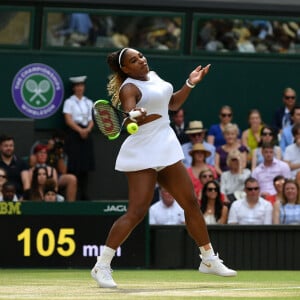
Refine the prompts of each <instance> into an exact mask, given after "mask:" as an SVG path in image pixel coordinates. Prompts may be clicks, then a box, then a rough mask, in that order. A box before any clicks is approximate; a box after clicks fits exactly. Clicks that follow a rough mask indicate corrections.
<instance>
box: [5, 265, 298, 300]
mask: <svg viewBox="0 0 300 300" xmlns="http://www.w3.org/2000/svg"><path fill="white" fill-rule="evenodd" d="M113 276H114V279H115V281H116V282H117V283H118V288H117V289H100V288H98V287H97V285H96V282H94V281H93V279H92V278H91V277H90V274H89V270H74V269H69V270H68V269H67V270H46V269H43V270H40V269H0V299H5V300H9V299H30V300H36V299H43V300H54V299H68V300H75V299H80V300H86V299H93V300H95V299H104V300H105V299H107V300H110V299H118V300H120V299H147V300H151V299H163V300H167V299H208V300H212V299H219V300H220V299H225V300H226V299H230V300H233V299H243V300H247V299H252V300H254V299H300V271H239V272H238V276H237V277H233V278H224V277H218V276H212V275H204V274H201V273H199V272H197V271H196V270H166V271H165V270H130V271H125V270H117V271H115V272H114V273H113Z"/></svg>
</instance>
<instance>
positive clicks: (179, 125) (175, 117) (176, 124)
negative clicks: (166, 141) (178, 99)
mask: <svg viewBox="0 0 300 300" xmlns="http://www.w3.org/2000/svg"><path fill="white" fill-rule="evenodd" d="M170 126H171V127H172V128H173V130H174V132H175V134H176V136H177V138H178V140H179V142H180V144H181V145H183V144H185V143H188V142H189V141H190V139H189V136H188V135H187V134H186V133H185V130H186V124H185V121H184V110H183V108H180V109H178V110H177V111H174V112H171V123H170Z"/></svg>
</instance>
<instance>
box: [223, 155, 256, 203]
mask: <svg viewBox="0 0 300 300" xmlns="http://www.w3.org/2000/svg"><path fill="white" fill-rule="evenodd" d="M242 159H243V158H242V155H241V152H240V151H239V150H233V151H231V152H230V153H229V154H228V156H227V161H226V162H227V165H228V167H229V170H228V171H225V172H223V173H222V175H221V178H220V182H221V192H222V193H223V194H225V195H226V203H228V204H229V206H230V204H231V203H232V202H233V201H235V200H236V199H238V198H241V197H244V196H245V195H244V192H243V191H244V182H245V180H246V179H247V178H248V177H250V175H251V171H250V170H249V169H246V168H243V166H244V162H243V161H242Z"/></svg>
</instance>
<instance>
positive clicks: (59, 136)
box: [47, 131, 77, 202]
mask: <svg viewBox="0 0 300 300" xmlns="http://www.w3.org/2000/svg"><path fill="white" fill-rule="evenodd" d="M64 144H65V133H64V132H61V131H56V132H55V133H54V134H53V136H52V138H51V139H50V140H49V141H48V145H47V152H48V158H47V164H48V165H49V166H50V167H53V168H55V169H56V171H57V176H58V188H59V192H61V193H63V192H64V193H65V194H66V198H67V200H68V201H70V202H73V201H75V200H76V193H77V178H76V176H75V175H73V174H69V173H68V167H67V164H68V157H67V154H66V153H65V151H64Z"/></svg>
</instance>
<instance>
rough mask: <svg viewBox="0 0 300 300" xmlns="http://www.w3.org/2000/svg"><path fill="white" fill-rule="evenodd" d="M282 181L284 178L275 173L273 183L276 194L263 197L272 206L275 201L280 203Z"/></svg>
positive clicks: (283, 181)
mask: <svg viewBox="0 0 300 300" xmlns="http://www.w3.org/2000/svg"><path fill="white" fill-rule="evenodd" d="M284 183H285V178H284V177H283V176H282V175H277V176H275V177H274V179H273V185H274V188H275V190H276V194H275V195H267V196H265V199H266V200H268V201H270V202H271V203H272V205H273V206H274V203H275V202H279V203H282V188H283V184H284ZM273 213H274V211H273Z"/></svg>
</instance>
